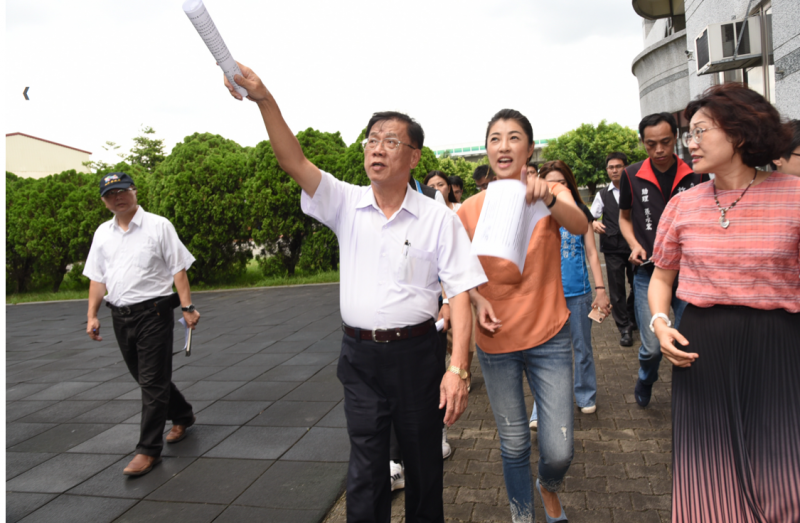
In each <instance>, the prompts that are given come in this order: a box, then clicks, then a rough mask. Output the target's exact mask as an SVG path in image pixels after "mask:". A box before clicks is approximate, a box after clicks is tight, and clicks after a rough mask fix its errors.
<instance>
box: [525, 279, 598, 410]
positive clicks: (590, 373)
mask: <svg viewBox="0 0 800 523" xmlns="http://www.w3.org/2000/svg"><path fill="white" fill-rule="evenodd" d="M567 308H568V309H569V312H570V316H569V325H570V329H569V330H570V335H571V336H572V351H573V353H574V354H575V388H574V390H575V403H577V404H578V407H579V408H584V407H591V406H593V405H595V404H596V402H597V374H596V373H595V368H594V356H593V355H592V320H591V319H589V313H590V312H591V310H592V293H591V292H587V293H586V294H582V295H580V296H572V297H569V298H567ZM534 394H535V393H534ZM536 398H537V399H538V396H536ZM536 419H538V409H537V407H536V403H534V404H533V414H532V415H531V421H533V420H536Z"/></svg>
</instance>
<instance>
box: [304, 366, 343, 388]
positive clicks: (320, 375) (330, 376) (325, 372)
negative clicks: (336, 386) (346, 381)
mask: <svg viewBox="0 0 800 523" xmlns="http://www.w3.org/2000/svg"><path fill="white" fill-rule="evenodd" d="M337 368H338V361H337V362H335V363H332V364H331V365H328V366H327V367H324V368H323V369H322V370H320V371H319V372H317V373H316V374H314V375H313V376H312V377H310V378H309V379H308V381H313V382H322V381H324V382H327V383H341V381H339V377H338V376H337V375H336V371H337Z"/></svg>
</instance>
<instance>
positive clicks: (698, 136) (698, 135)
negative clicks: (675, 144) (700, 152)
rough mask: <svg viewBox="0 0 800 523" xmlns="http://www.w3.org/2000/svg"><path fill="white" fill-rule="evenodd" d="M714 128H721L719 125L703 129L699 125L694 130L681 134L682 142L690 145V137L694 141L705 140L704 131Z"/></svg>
mask: <svg viewBox="0 0 800 523" xmlns="http://www.w3.org/2000/svg"><path fill="white" fill-rule="evenodd" d="M714 129H719V127H709V128H708V129H701V128H699V127H697V128H695V130H694V131H691V132H686V133H683V136H681V142H683V146H684V147H689V138H691V139H692V140H694V143H700V142H702V141H703V133H704V132H706V131H713V130H714Z"/></svg>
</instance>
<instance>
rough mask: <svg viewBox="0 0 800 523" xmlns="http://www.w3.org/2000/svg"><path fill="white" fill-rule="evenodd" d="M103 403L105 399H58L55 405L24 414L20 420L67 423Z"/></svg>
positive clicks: (26, 421)
mask: <svg viewBox="0 0 800 523" xmlns="http://www.w3.org/2000/svg"><path fill="white" fill-rule="evenodd" d="M104 403H105V401H72V400H66V401H59V402H58V403H56V404H55V405H51V406H50V407H47V408H44V409H41V410H39V411H37V412H34V413H33V414H30V415H28V416H25V417H24V418H22V419H21V420H20V421H23V422H25V423H67V422H70V421H72V420H73V419H74V418H76V417H78V416H80V415H81V414H83V413H84V412H87V411H90V410H92V409H95V408H97V407H99V406H101V405H103V404H104Z"/></svg>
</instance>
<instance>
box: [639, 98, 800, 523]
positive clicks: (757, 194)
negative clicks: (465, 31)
mask: <svg viewBox="0 0 800 523" xmlns="http://www.w3.org/2000/svg"><path fill="white" fill-rule="evenodd" d="M685 116H686V118H687V119H688V120H690V131H689V132H688V133H685V134H684V136H683V140H684V144H685V145H686V146H687V147H688V148H689V151H690V152H691V154H692V161H693V164H694V170H695V172H697V173H714V174H715V178H714V179H713V180H712V181H710V182H706V183H703V184H700V185H698V186H696V187H694V188H693V189H690V190H688V191H686V192H684V193H681V194H679V195H677V196H675V197H674V198H672V200H671V201H670V203H669V205H667V208H666V210H665V211H664V214H663V215H662V217H661V221H660V223H659V226H658V236H657V238H656V243H655V253H654V256H653V261H654V263H655V265H656V267H657V268H656V269H655V272H654V273H653V279H652V281H651V283H650V290H649V296H648V297H649V302H650V309H651V311H652V312H653V321H652V322H651V327H650V328H651V329H654V332H655V333H656V336H658V339H659V342H660V344H661V351H662V353H663V354H664V355H665V356H666V357H667V359H669V360H670V361H671V362H672V363H673V364H674V367H673V375H672V424H673V492H672V494H673V497H672V520H673V521H676V522H684V521H687V522H689V521H690V522H693V523H698V522H706V521H714V522H751V521H752V522H778V521H780V522H784V521H800V436H798V434H800V387H798V386H797V381H798V379H797V372H798V369H800V179H798V178H796V177H794V176H789V175H786V174H781V173H770V172H766V171H761V170H759V169H757V166H759V165H766V164H768V163H769V161H770V159H771V158H775V157H777V156H778V154H779V153H780V152H781V151H783V150H784V149H785V148H786V147H787V144H788V143H789V142H790V140H791V132H790V131H789V129H788V127H787V126H786V125H785V124H782V123H781V120H780V115H779V114H778V112H777V111H776V110H775V108H774V107H773V106H772V105H770V104H769V102H767V101H766V100H765V99H764V98H763V97H762V96H761V95H759V94H757V93H755V92H754V91H751V90H749V89H747V88H745V87H743V86H741V85H739V84H724V85H718V86H715V87H712V88H711V89H709V90H708V91H706V93H705V94H704V96H703V97H702V98H700V99H698V100H695V101H693V102H691V103H690V104H689V105H688V106H687V108H686V111H685ZM678 271H680V281H679V283H678V290H677V296H678V298H681V299H683V300H685V301H687V302H689V305H688V307H687V308H686V311H685V312H684V315H683V318H682V320H681V325H680V327H681V331H680V332H678V331H677V330H675V329H673V328H671V325H670V323H669V319H668V317H667V315H666V314H664V313H665V312H666V311H668V310H669V303H670V298H671V295H672V283H673V281H674V280H675V278H676V276H677V274H678Z"/></svg>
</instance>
